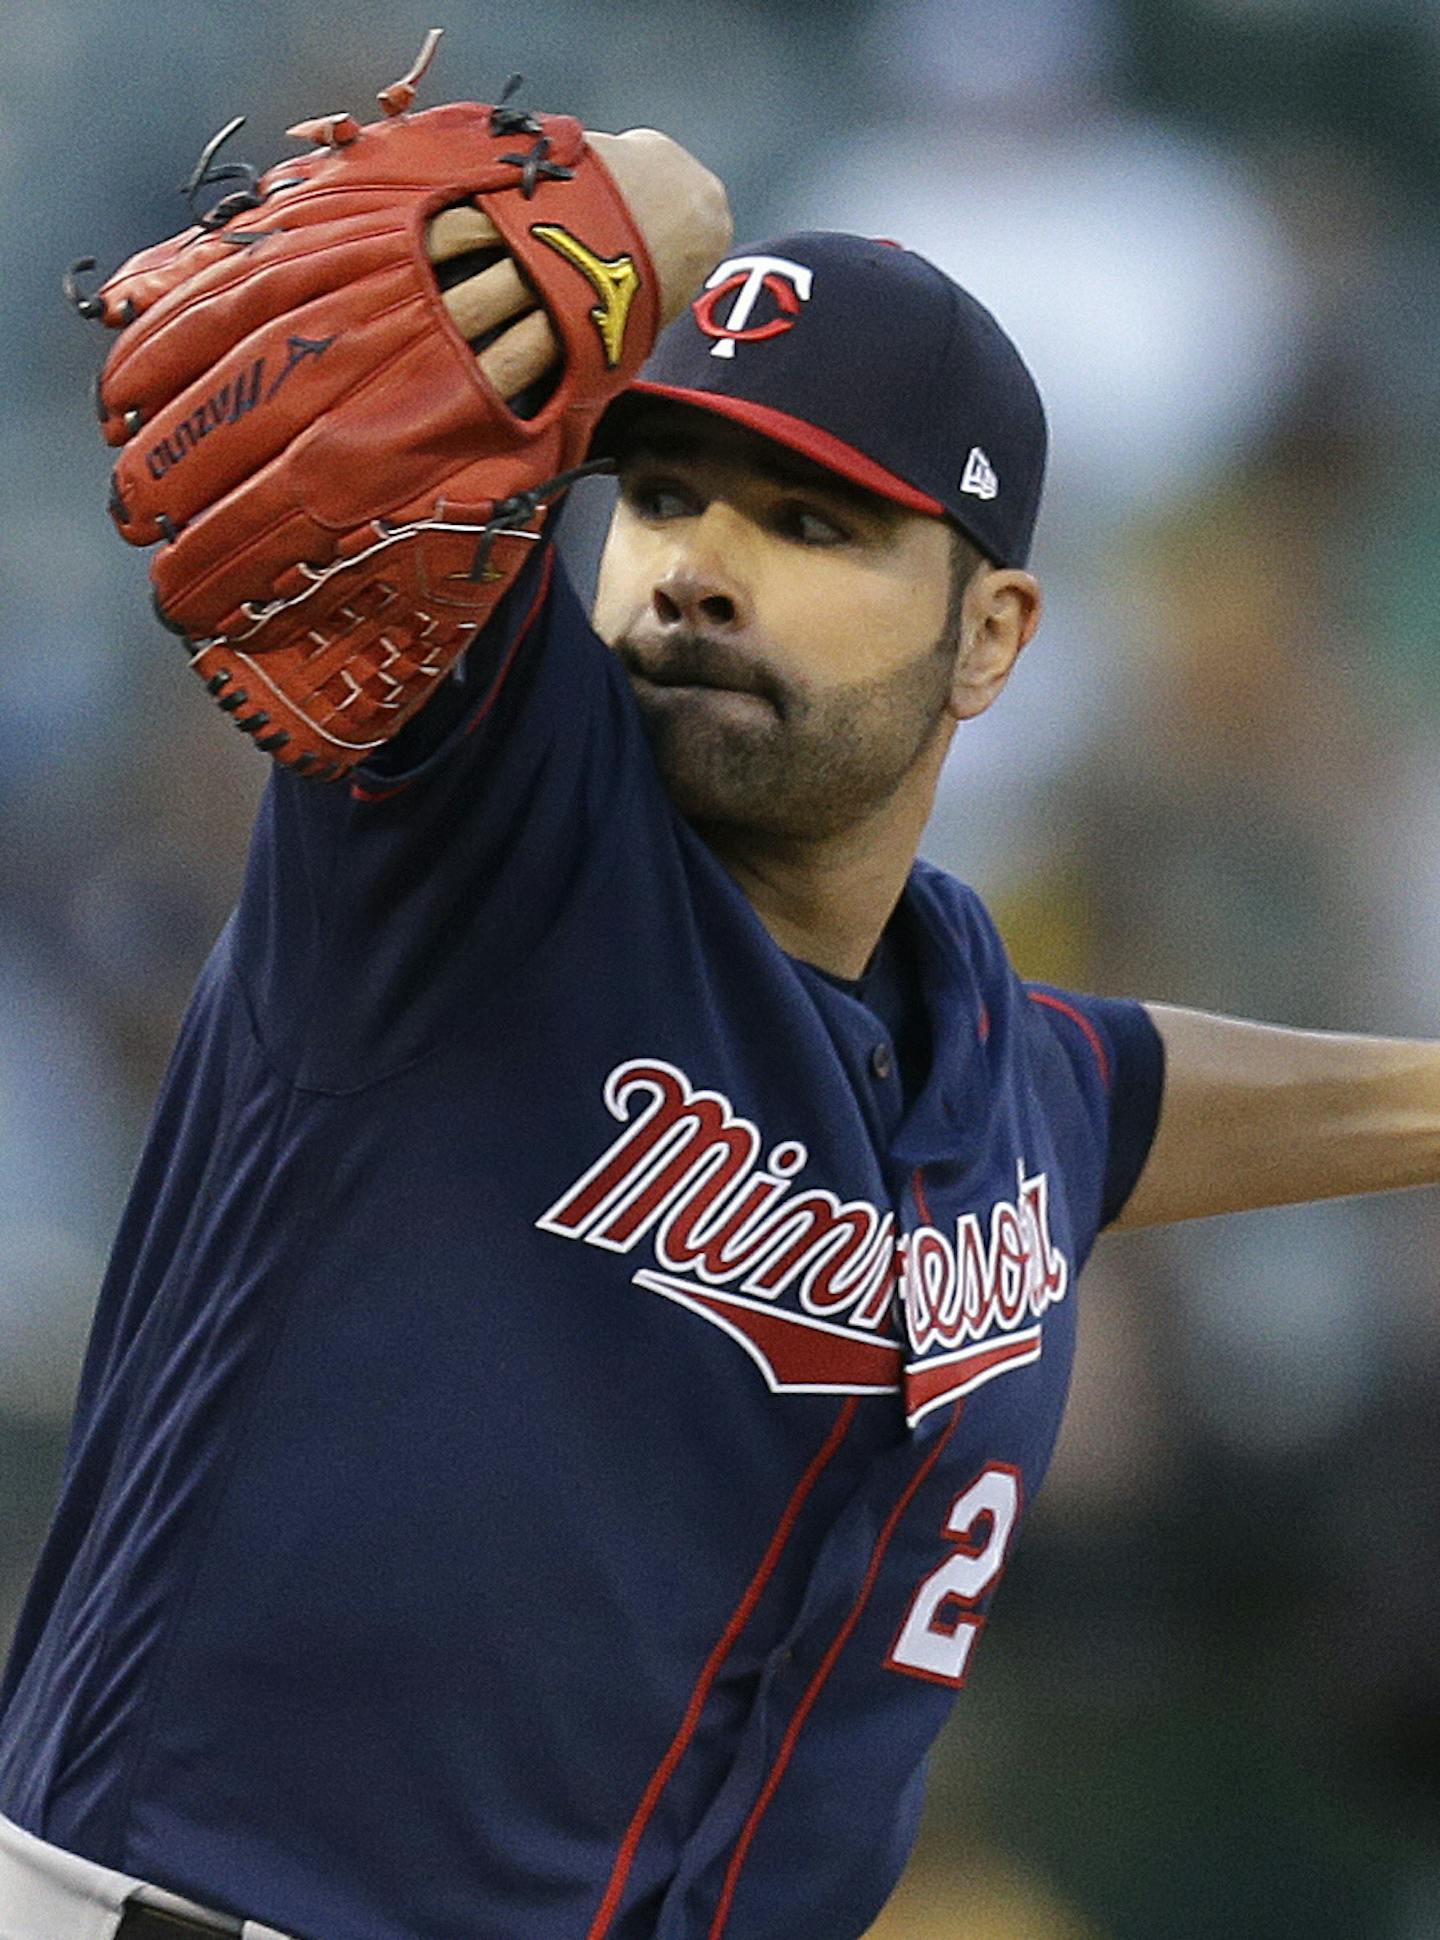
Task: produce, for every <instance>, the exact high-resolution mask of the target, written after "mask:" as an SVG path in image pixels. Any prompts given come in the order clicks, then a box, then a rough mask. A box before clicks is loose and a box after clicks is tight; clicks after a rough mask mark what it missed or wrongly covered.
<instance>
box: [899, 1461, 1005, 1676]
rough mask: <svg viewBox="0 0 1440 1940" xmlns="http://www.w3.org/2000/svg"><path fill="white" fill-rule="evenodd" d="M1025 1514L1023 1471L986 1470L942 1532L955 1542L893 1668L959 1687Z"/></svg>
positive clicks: (912, 1613)
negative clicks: (982, 1607)
mask: <svg viewBox="0 0 1440 1940" xmlns="http://www.w3.org/2000/svg"><path fill="white" fill-rule="evenodd" d="M1019 1515H1020V1471H1019V1470H1018V1469H1015V1468H1011V1467H1010V1465H1009V1464H1008V1463H1005V1462H992V1463H991V1464H990V1465H989V1466H988V1467H987V1468H983V1469H981V1471H980V1473H979V1474H978V1475H977V1476H976V1478H975V1480H974V1481H973V1482H972V1483H971V1484H970V1486H969V1488H968V1489H965V1490H963V1491H962V1492H961V1493H960V1494H959V1495H957V1496H956V1498H955V1500H954V1501H953V1502H952V1503H951V1505H950V1513H949V1515H948V1516H946V1518H945V1522H944V1526H943V1528H942V1529H941V1532H940V1533H941V1535H942V1536H944V1537H946V1538H947V1539H948V1540H949V1541H950V1542H951V1543H953V1544H954V1545H955V1547H954V1549H953V1552H952V1554H951V1555H950V1556H948V1557H947V1558H946V1560H945V1561H944V1562H943V1563H942V1564H941V1565H940V1567H939V1568H938V1569H933V1570H931V1572H930V1574H929V1575H928V1576H927V1577H925V1578H924V1579H923V1580H922V1582H921V1584H920V1587H919V1589H918V1590H916V1592H915V1594H914V1596H913V1597H912V1598H911V1599H910V1608H909V1609H908V1610H907V1611H906V1613H905V1621H904V1622H903V1623H902V1624H901V1626H900V1630H899V1634H898V1635H897V1637H896V1639H895V1641H894V1643H893V1644H892V1645H891V1646H890V1655H889V1656H888V1657H887V1658H886V1659H885V1663H886V1667H887V1668H888V1669H890V1670H892V1671H904V1672H905V1674H906V1675H907V1676H908V1677H923V1678H927V1679H928V1680H929V1681H930V1682H931V1683H932V1684H948V1685H950V1686H951V1687H952V1689H954V1690H957V1691H958V1690H959V1689H960V1688H961V1686H962V1685H963V1684H964V1682H965V1679H966V1676H967V1675H968V1672H969V1665H970V1653H971V1652H972V1651H973V1650H974V1648H975V1641H976V1639H977V1638H978V1637H979V1635H980V1632H981V1631H982V1630H983V1629H984V1628H985V1619H984V1617H982V1616H978V1615H976V1613H975V1605H976V1604H977V1603H979V1602H980V1600H981V1599H982V1597H985V1596H987V1595H988V1594H989V1592H990V1591H991V1590H993V1589H994V1587H995V1585H996V1583H997V1582H998V1581H999V1578H1000V1575H1001V1573H1002V1571H1003V1570H1004V1568H1005V1563H1006V1559H1007V1557H1008V1555H1009V1553H1010V1538H1011V1536H1012V1535H1013V1534H1014V1531H1015V1524H1016V1521H1017V1520H1018V1518H1019Z"/></svg>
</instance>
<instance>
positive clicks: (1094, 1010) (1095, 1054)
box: [1023, 983, 1165, 1229]
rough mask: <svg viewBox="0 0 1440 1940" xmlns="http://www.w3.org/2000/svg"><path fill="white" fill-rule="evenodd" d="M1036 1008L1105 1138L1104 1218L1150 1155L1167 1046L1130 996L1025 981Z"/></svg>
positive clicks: (1103, 1222) (1115, 1210) (1113, 1213)
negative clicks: (1093, 994)
mask: <svg viewBox="0 0 1440 1940" xmlns="http://www.w3.org/2000/svg"><path fill="white" fill-rule="evenodd" d="M1023 989H1024V992H1025V995H1026V997H1027V998H1028V1000H1029V1002H1030V1006H1031V1009H1032V1012H1033V1014H1034V1015H1035V1016H1036V1018H1037V1019H1039V1020H1041V1021H1042V1022H1043V1023H1044V1024H1045V1026H1046V1027H1047V1028H1048V1029H1049V1031H1050V1032H1051V1033H1052V1035H1053V1036H1054V1038H1055V1039H1056V1041H1057V1042H1058V1044H1059V1045H1060V1047H1061V1049H1062V1050H1063V1051H1064V1053H1065V1055H1066V1057H1067V1058H1068V1059H1069V1061H1070V1065H1071V1068H1072V1070H1073V1071H1074V1074H1075V1078H1076V1081H1077V1083H1078V1084H1079V1086H1080V1090H1081V1094H1082V1096H1083V1098H1084V1100H1085V1103H1086V1108H1087V1112H1088V1115H1089V1117H1090V1120H1091V1123H1092V1125H1093V1126H1094V1129H1095V1133H1096V1136H1097V1137H1099V1138H1100V1139H1103V1141H1104V1149H1105V1167H1104V1185H1103V1190H1102V1194H1101V1204H1100V1219H1099V1225H1100V1227H1101V1228H1102V1229H1103V1228H1104V1227H1106V1226H1108V1225H1109V1224H1110V1223H1111V1221H1112V1220H1114V1219H1116V1218H1118V1216H1119V1214H1120V1212H1121V1210H1122V1209H1123V1207H1124V1205H1125V1202H1126V1200H1127V1199H1128V1198H1129V1197H1130V1194H1131V1193H1132V1192H1133V1191H1134V1189H1135V1184H1136V1181H1137V1180H1138V1179H1139V1177H1140V1173H1141V1171H1142V1169H1143V1168H1144V1165H1145V1160H1146V1158H1147V1157H1148V1156H1149V1152H1150V1146H1151V1143H1152V1142H1153V1140H1154V1137H1155V1127H1156V1124H1157V1123H1158V1121H1159V1116H1160V1099H1161V1094H1162V1092H1163V1089H1164V1081H1165V1050H1164V1045H1163V1042H1162V1040H1161V1037H1160V1033H1159V1032H1158V1031H1157V1030H1156V1028H1155V1025H1154V1023H1153V1022H1152V1021H1151V1018H1150V1014H1149V1012H1148V1011H1147V1010H1146V1009H1145V1006H1144V1005H1143V1004H1139V1003H1136V1002H1134V1001H1133V1000H1131V999H1129V998H1117V997H1090V996H1085V995H1083V994H1082V993H1081V992H1079V991H1074V990H1057V989H1055V988H1054V987H1053V986H1052V985H1050V984H1042V983H1026V984H1024V985H1023Z"/></svg>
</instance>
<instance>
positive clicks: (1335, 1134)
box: [1113, 1004, 1440, 1227]
mask: <svg viewBox="0 0 1440 1940" xmlns="http://www.w3.org/2000/svg"><path fill="white" fill-rule="evenodd" d="M1146 1008H1147V1010H1148V1011H1149V1014H1150V1016H1151V1018H1152V1020H1153V1021H1154V1024H1155V1027H1156V1029H1157V1030H1158V1031H1159V1033H1160V1036H1161V1039H1162V1041H1163V1044H1164V1047H1165V1084H1164V1092H1163V1095H1162V1100H1161V1106H1160V1120H1159V1124H1158V1127H1157V1129H1156V1133H1155V1138H1154V1142H1153V1144H1152V1145H1151V1147H1150V1152H1149V1156H1148V1158H1147V1159H1146V1162H1145V1166H1144V1169H1143V1170H1142V1172H1141V1174H1140V1177H1139V1180H1138V1182H1137V1184H1136V1186H1135V1189H1134V1191H1133V1192H1132V1193H1131V1195H1130V1197H1129V1199H1128V1201H1127V1202H1126V1204H1125V1207H1124V1209H1123V1211H1122V1212H1121V1213H1120V1215H1119V1217H1118V1218H1117V1219H1116V1220H1115V1221H1114V1222H1113V1223H1114V1226H1115V1227H1135V1226H1158V1225H1162V1224H1164V1223H1166V1222H1167V1221H1170V1220H1177V1219H1199V1218H1203V1217H1204V1216H1205V1215H1207V1214H1210V1213H1226V1212H1245V1211H1248V1210H1250V1209H1252V1208H1254V1207H1259V1206H1279V1205H1290V1204H1294V1203H1296V1202H1298V1201H1302V1200H1309V1199H1334V1198H1340V1197H1342V1196H1344V1195H1347V1194H1351V1193H1362V1192H1384V1191H1388V1190H1390V1189H1392V1188H1394V1187H1397V1186H1416V1185H1427V1184H1431V1183H1436V1182H1440V1043H1429V1042H1426V1041H1424V1040H1416V1039H1406V1038H1384V1037H1359V1036H1348V1035H1344V1034H1342V1033H1339V1032H1331V1031H1294V1030H1283V1029H1280V1028H1278V1027H1276V1026H1273V1025H1268V1024H1251V1023H1243V1022H1241V1021H1240V1020H1239V1019H1237V1018H1231V1017H1216V1016H1211V1015H1209V1014H1208V1013H1206V1012H1203V1011H1193V1010H1179V1009H1174V1008H1171V1007H1169V1006H1166V1005H1160V1004H1151V1005H1147V1006H1146Z"/></svg>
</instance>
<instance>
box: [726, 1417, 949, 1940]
mask: <svg viewBox="0 0 1440 1940" xmlns="http://www.w3.org/2000/svg"><path fill="white" fill-rule="evenodd" d="M964 1409H965V1401H964V1397H963V1396H962V1397H961V1399H960V1400H958V1401H957V1402H956V1403H955V1406H954V1408H953V1410H952V1411H951V1415H950V1419H949V1421H948V1422H947V1423H946V1424H945V1427H944V1428H943V1430H942V1431H941V1433H940V1434H939V1435H938V1436H937V1437H936V1439H935V1446H934V1447H933V1448H932V1449H931V1450H930V1453H929V1454H928V1455H927V1456H926V1457H925V1460H924V1461H923V1462H922V1463H921V1464H920V1466H919V1468H917V1469H916V1471H915V1473H914V1474H913V1475H912V1476H911V1478H910V1480H909V1481H908V1482H907V1483H906V1485H905V1491H904V1494H903V1495H902V1496H901V1497H900V1500H899V1501H898V1502H897V1503H896V1504H895V1507H894V1508H893V1509H892V1510H891V1511H890V1514H889V1515H888V1516H887V1518H886V1520H885V1526H884V1528H883V1529H882V1530H881V1531H880V1534H879V1535H878V1536H877V1537H876V1538H875V1547H874V1549H872V1550H871V1552H870V1563H869V1567H868V1568H867V1569H866V1571H865V1575H864V1578H863V1580H862V1582H861V1584H860V1591H859V1594H858V1595H857V1597H856V1598H855V1601H854V1603H853V1605H852V1606H851V1609H850V1614H849V1616H848V1617H846V1619H845V1621H844V1623H842V1624H841V1626H840V1628H839V1630H838V1631H837V1632H836V1633H835V1639H834V1641H833V1643H832V1644H831V1645H830V1648H829V1649H828V1650H827V1651H826V1653H825V1655H824V1657H823V1658H822V1659H821V1662H820V1668H819V1669H818V1670H817V1671H816V1673H815V1675H814V1676H813V1677H812V1678H811V1680H810V1683H809V1685H808V1686H807V1687H806V1691H805V1695H804V1696H803V1697H802V1698H801V1700H800V1702H799V1704H798V1705H796V1707H795V1715H794V1717H793V1718H792V1719H791V1720H790V1728H789V1730H788V1731H787V1732H786V1733H785V1736H784V1737H783V1738H782V1739H781V1741H780V1749H779V1750H778V1751H777V1752H776V1754H775V1762H774V1764H773V1765H772V1766H771V1767H770V1776H769V1777H768V1778H767V1779H766V1781H765V1784H764V1786H763V1788H762V1790H761V1793H760V1796H759V1798H757V1799H756V1801H755V1803H754V1805H753V1806H752V1807H751V1808H750V1816H749V1818H748V1819H747V1820H746V1821H745V1824H744V1826H743V1827H742V1828H741V1832H740V1837H739V1838H738V1839H737V1840H736V1842H735V1850H734V1852H733V1853H732V1854H731V1856H730V1865H729V1867H728V1869H727V1870H726V1874H725V1884H724V1886H723V1887H722V1888H721V1892H720V1901H719V1904H718V1905H717V1906H716V1908H715V1918H714V1919H713V1920H712V1921H711V1923H710V1932H709V1936H708V1940H721V1935H722V1934H723V1933H724V1931H725V1924H726V1922H727V1921H728V1920H729V1918H730V1908H731V1905H732V1903H733V1902H734V1899H735V1889H736V1887H737V1886H738V1885H739V1884H740V1874H741V1872H742V1870H743V1868H744V1865H745V1861H746V1859H747V1858H748V1857H749V1853H750V1847H751V1843H752V1842H753V1840H754V1838H755V1834H756V1832H757V1831H758V1830H759V1827H760V1821H761V1819H763V1818H764V1816H765V1814H766V1812H767V1811H768V1810H769V1807H770V1801H771V1800H772V1799H773V1798H774V1796H775V1793H776V1791H777V1790H778V1789H779V1785H780V1780H781V1779H782V1778H783V1777H784V1775H785V1768H786V1766H787V1765H788V1764H789V1763H790V1758H791V1754H792V1753H793V1752H794V1750H795V1746H796V1743H797V1741H798V1739H799V1737H800V1733H801V1731H802V1730H803V1729H804V1727H805V1720H806V1719H807V1718H808V1717H809V1715H810V1713H811V1711H812V1710H813V1709H814V1707H815V1700H816V1699H817V1698H818V1697H819V1695H820V1693H821V1691H822V1689H823V1688H824V1685H825V1681H826V1679H827V1678H828V1677H829V1675H830V1673H831V1671H832V1670H834V1668H835V1665H836V1662H837V1660H838V1659H839V1656H840V1653H841V1651H842V1650H844V1648H845V1646H846V1644H847V1643H849V1641H850V1637H851V1634H852V1633H853V1631H854V1629H855V1626H856V1624H857V1623H859V1621H860V1617H861V1613H862V1612H863V1610H864V1608H865V1605H866V1604H867V1603H868V1602H869V1600H870V1592H871V1591H872V1590H873V1589H874V1587H875V1579H876V1577H877V1576H878V1575H879V1574H880V1565H881V1564H882V1563H883V1562H884V1560H885V1552H886V1550H887V1549H888V1548H889V1547H890V1539H891V1537H892V1536H893V1535H894V1534H895V1529H896V1526H897V1525H898V1523H899V1521H900V1518H901V1517H902V1516H903V1515H904V1513H905V1511H906V1510H907V1509H908V1508H909V1507H910V1504H911V1502H912V1500H913V1499H914V1496H915V1494H916V1491H917V1490H918V1489H919V1487H920V1485H921V1484H922V1483H923V1482H924V1480H925V1478H926V1477H927V1476H928V1475H929V1473H930V1471H931V1469H933V1468H934V1466H935V1464H936V1463H937V1462H938V1461H939V1459H940V1457H941V1454H942V1453H943V1452H944V1448H945V1444H946V1443H947V1442H948V1441H949V1439H950V1437H951V1436H952V1435H953V1434H954V1432H955V1430H956V1428H957V1427H958V1426H959V1422H960V1416H961V1415H962V1413H963V1412H964Z"/></svg>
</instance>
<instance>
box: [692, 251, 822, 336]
mask: <svg viewBox="0 0 1440 1940" xmlns="http://www.w3.org/2000/svg"><path fill="white" fill-rule="evenodd" d="M811 281H812V277H811V272H810V271H809V270H808V269H807V268H806V267H805V265H804V264H803V263H792V262H790V261H789V260H788V259H787V258H786V257H784V256H731V257H729V258H727V260H726V261H725V262H723V263H721V264H720V265H719V267H718V268H716V269H713V270H711V272H710V274H709V276H707V277H706V279H705V291H704V294H703V295H701V296H697V297H696V299H695V301H694V302H693V303H692V304H691V306H690V308H691V309H692V310H693V311H694V313H695V321H696V323H698V324H699V326H700V328H701V329H702V330H703V331H704V332H705V335H706V336H707V337H713V338H714V339H715V342H714V343H713V344H712V345H711V347H710V355H711V356H712V357H733V356H734V355H735V346H736V344H758V343H764V342H765V340H766V339H767V338H769V337H781V336H783V335H784V334H785V332H786V331H787V330H793V329H794V328H795V319H796V318H797V317H798V316H799V314H800V305H801V304H802V303H808V302H809V300H810V285H811ZM762 290H764V291H768V293H769V294H770V296H771V297H772V298H773V299H774V301H775V303H776V305H777V306H778V308H777V314H775V315H774V316H772V317H770V318H769V319H768V320H767V321H766V322H764V323H757V324H754V325H751V324H750V316H751V313H752V312H753V310H754V308H755V305H756V304H757V303H758V302H759V300H760V293H761V291H762ZM731 296H733V297H734V299H735V300H734V302H733V303H732V304H731V305H730V308H729V311H728V312H727V314H726V317H725V321H724V322H723V323H721V322H720V321H719V319H718V318H717V316H716V314H715V313H716V311H717V310H718V309H719V308H720V306H721V304H722V303H724V301H725V299H726V298H727V297H731ZM747 326H749V327H748V328H747Z"/></svg>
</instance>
